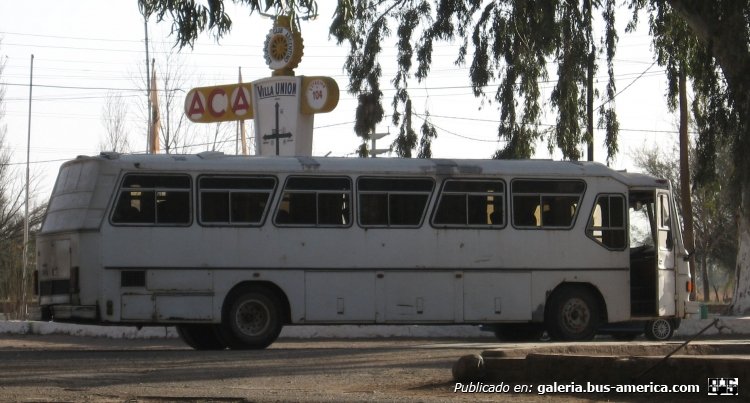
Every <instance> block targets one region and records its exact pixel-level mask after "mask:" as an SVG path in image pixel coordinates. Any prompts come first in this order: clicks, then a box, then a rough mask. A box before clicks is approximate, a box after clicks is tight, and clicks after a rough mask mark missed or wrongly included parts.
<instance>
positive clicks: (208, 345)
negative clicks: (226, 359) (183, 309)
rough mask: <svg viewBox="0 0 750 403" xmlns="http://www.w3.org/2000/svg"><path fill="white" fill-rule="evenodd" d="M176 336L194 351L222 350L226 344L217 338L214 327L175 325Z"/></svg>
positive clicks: (217, 330)
mask: <svg viewBox="0 0 750 403" xmlns="http://www.w3.org/2000/svg"><path fill="white" fill-rule="evenodd" d="M176 327H177V334H178V335H179V336H180V339H182V341H184V342H185V344H187V345H188V346H190V347H192V348H194V349H196V350H223V349H225V348H227V345H226V343H224V341H223V340H222V339H221V337H219V329H218V328H217V326H216V325H202V324H185V325H177V326H176Z"/></svg>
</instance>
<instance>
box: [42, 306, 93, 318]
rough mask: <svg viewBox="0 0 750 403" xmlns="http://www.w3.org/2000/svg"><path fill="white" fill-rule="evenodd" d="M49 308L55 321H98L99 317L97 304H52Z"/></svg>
mask: <svg viewBox="0 0 750 403" xmlns="http://www.w3.org/2000/svg"><path fill="white" fill-rule="evenodd" d="M47 309H48V313H49V315H51V316H52V318H51V319H52V320H53V321H59V322H66V321H79V320H86V321H96V320H98V319H99V311H98V310H97V307H96V305H52V306H49V307H47Z"/></svg>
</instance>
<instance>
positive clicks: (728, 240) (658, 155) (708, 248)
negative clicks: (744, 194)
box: [632, 148, 738, 286]
mask: <svg viewBox="0 0 750 403" xmlns="http://www.w3.org/2000/svg"><path fill="white" fill-rule="evenodd" d="M694 152H695V149H694V148H693V149H692V150H691V153H694ZM678 154H679V153H678V151H677V150H676V149H674V150H671V152H665V151H664V150H659V149H656V148H653V149H641V150H638V151H636V152H635V154H634V155H633V156H632V157H633V161H634V162H635V164H636V165H637V166H638V167H640V168H641V169H643V171H644V172H646V173H648V174H650V175H653V176H656V177H659V178H664V179H667V180H669V181H670V182H671V183H672V189H673V193H672V194H673V196H674V197H675V202H676V205H677V207H678V209H681V208H682V205H683V204H682V201H681V200H680V197H681V194H682V192H681V189H680V180H679V175H680V164H679V160H678V159H677V158H675V157H674V156H675V155H678ZM691 161H692V165H693V167H695V165H696V164H697V163H696V162H695V161H696V160H695V159H694V158H691ZM716 161H717V163H718V165H719V166H720V167H721V169H720V170H719V171H718V173H717V175H716V176H715V179H714V180H713V181H712V182H710V183H706V184H705V185H702V186H701V187H699V188H696V189H694V190H693V192H692V202H693V203H692V206H693V211H692V214H693V217H694V219H695V220H694V224H695V261H696V263H697V265H698V268H699V269H700V271H701V272H703V271H704V270H709V269H710V267H714V266H715V267H717V268H718V269H719V270H720V271H721V272H723V273H725V275H723V276H719V277H724V278H727V279H732V276H731V275H726V273H733V271H734V267H735V263H736V257H737V236H738V234H737V226H736V225H735V223H734V221H735V219H736V211H737V201H738V195H737V193H736V192H733V191H732V190H731V189H732V177H733V176H734V175H733V172H732V165H733V164H732V156H731V153H730V152H729V150H728V149H726V148H722V149H721V150H719V153H718V154H717V158H716ZM680 215H682V216H684V214H683V213H682V212H680ZM704 286H707V285H704Z"/></svg>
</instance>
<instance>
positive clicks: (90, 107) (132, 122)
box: [0, 0, 678, 202]
mask: <svg viewBox="0 0 750 403" xmlns="http://www.w3.org/2000/svg"><path fill="white" fill-rule="evenodd" d="M227 3H229V4H228V5H227V9H228V11H229V14H230V17H231V18H232V20H233V28H232V31H231V33H230V34H229V35H227V36H225V37H224V38H222V39H221V40H220V41H219V42H218V43H217V41H216V40H215V38H213V37H212V36H211V35H210V34H207V33H204V34H202V35H201V36H200V37H199V39H198V40H197V42H196V44H195V46H194V48H193V49H189V48H185V49H182V50H181V51H180V52H179V54H178V55H176V56H175V55H173V56H172V58H173V60H179V65H180V73H179V74H178V78H179V79H180V85H179V88H180V91H178V93H179V94H182V95H181V97H184V94H185V93H187V91H189V90H190V89H191V88H194V87H201V86H212V85H221V84H231V83H234V82H236V81H237V78H238V77H237V75H238V68H239V67H241V68H242V75H243V81H253V80H257V79H261V78H265V77H270V73H271V71H270V70H269V68H268V67H267V66H266V64H265V61H264V58H263V52H262V46H263V41H264V39H265V36H266V34H267V33H268V32H269V30H270V29H271V27H272V21H271V19H269V18H266V17H262V16H260V15H257V14H254V15H249V9H248V8H245V7H240V6H235V5H234V4H232V3H231V2H228V1H227ZM318 4H319V7H320V8H319V17H318V18H317V19H315V20H310V21H304V22H303V23H302V36H303V38H304V46H305V47H304V56H303V58H302V61H301V63H300V65H299V67H298V68H297V69H296V70H295V71H296V74H297V75H307V76H315V75H317V76H328V77H332V78H334V79H335V80H336V81H337V83H338V85H339V88H340V89H341V99H340V101H339V104H338V106H337V108H336V109H335V110H334V111H332V112H330V113H323V114H317V115H315V125H314V127H315V129H314V138H313V155H315V156H323V155H329V156H341V157H343V156H347V157H355V150H356V148H357V147H358V145H359V144H360V139H359V138H358V137H357V136H356V135H355V134H354V129H353V128H354V113H355V108H356V99H355V97H354V96H352V95H351V94H349V93H347V92H346V89H347V84H348V78H347V76H346V74H345V71H344V68H343V66H344V60H345V57H346V55H347V51H348V48H347V46H346V45H342V46H339V45H337V44H336V43H335V40H334V39H333V38H329V36H328V28H329V25H330V21H331V17H332V15H333V4H334V2H333V1H318ZM628 16H629V14H628V13H627V12H623V13H619V14H618V17H619V18H620V20H618V26H619V27H620V28H624V25H625V24H626V23H627V21H626V20H625V19H626V18H628ZM641 21H642V22H641V27H640V29H639V30H638V31H636V32H634V33H629V34H626V33H624V30H623V29H620V41H619V44H618V50H617V56H616V58H615V74H616V78H617V81H616V85H617V90H618V91H622V92H621V93H620V94H619V95H618V96H617V98H616V99H615V104H616V108H617V113H618V117H619V120H620V128H621V129H620V130H621V132H620V153H619V154H618V156H617V157H616V158H615V159H614V161H613V162H612V164H611V166H612V167H613V168H616V169H627V170H629V171H634V170H637V169H636V167H635V166H634V165H633V163H632V158H631V155H632V152H633V150H636V149H640V148H643V147H644V146H646V147H651V148H653V147H655V146H656V147H659V148H661V149H663V150H664V151H666V152H671V151H672V149H673V148H674V144H676V142H677V139H678V136H677V132H676V123H675V122H677V118H676V115H675V114H674V113H671V112H669V111H668V110H667V108H666V106H665V104H666V101H665V97H664V94H665V92H666V78H665V76H664V71H663V69H662V68H661V67H659V66H658V65H655V64H654V63H653V61H654V57H653V52H652V50H651V45H650V38H649V36H648V32H647V27H645V26H644V22H643V21H646V19H645V18H641ZM147 25H148V36H149V42H150V45H151V51H150V54H151V56H152V57H155V59H156V71H157V79H159V77H160V76H161V75H162V74H163V73H162V72H163V70H164V69H165V68H166V67H165V66H164V59H165V57H166V55H167V54H169V53H170V52H173V53H174V52H176V49H173V45H174V37H173V36H170V29H171V21H165V22H161V23H157V22H156V19H155V17H152V18H151V19H150V20H149V22H148V24H147ZM144 31H145V29H144V21H143V17H142V15H141V14H140V13H139V10H138V6H137V2H136V1H135V0H109V1H101V0H76V1H72V0H71V1H59V0H24V1H13V0H0V57H1V58H3V60H5V70H4V72H3V74H2V77H0V85H3V86H5V88H6V93H5V106H4V107H5V116H4V118H3V119H2V121H0V125H5V126H6V128H7V135H6V142H7V144H8V146H9V147H10V148H11V151H12V158H11V161H12V163H14V167H17V168H19V171H18V172H19V173H22V168H23V166H24V164H25V162H26V150H27V145H26V144H27V134H28V132H29V131H28V128H29V81H30V73H31V55H32V54H33V55H34V62H33V85H32V94H31V95H32V102H31V120H30V128H31V130H30V133H31V134H30V136H31V142H30V144H31V147H30V162H31V170H32V173H33V175H35V176H36V177H38V178H39V179H38V190H39V192H38V194H39V197H40V198H41V202H46V200H47V199H48V198H49V193H50V191H51V189H52V186H53V185H54V180H55V177H56V175H57V170H58V169H59V166H60V164H61V163H62V162H64V161H65V160H69V159H72V158H75V157H76V156H77V155H96V154H98V153H99V152H100V151H101V150H100V144H101V142H102V139H103V136H104V133H105V128H104V125H103V118H102V108H103V105H104V102H105V99H106V97H107V94H108V93H109V94H114V95H115V96H118V97H122V98H123V99H124V100H126V102H127V104H128V116H127V122H128V128H129V130H128V132H129V140H130V143H131V146H132V150H133V151H135V152H142V151H144V150H145V148H146V136H145V124H144V120H145V117H144V116H145V115H144V114H143V113H142V110H143V109H144V108H145V104H146V99H147V98H146V93H145V91H143V90H138V87H139V80H142V77H143V74H144V73H143V72H144V70H145V63H146V56H145V46H144V33H145V32H144ZM395 43H396V42H395V39H393V40H391V41H390V42H388V43H385V44H384V45H383V48H384V51H383V54H382V58H381V63H382V64H383V79H382V81H381V82H382V85H383V86H384V88H386V89H385V90H384V101H383V102H384V108H385V110H386V114H388V115H390V113H391V112H390V111H391V107H390V102H391V98H392V96H393V94H394V92H395V91H394V90H393V89H391V88H390V87H389V85H390V84H389V81H390V79H391V78H392V76H393V73H394V72H395V55H396V49H395ZM457 52H458V45H457V44H452V43H442V44H441V45H440V46H436V49H435V52H434V55H433V65H432V69H431V73H430V76H429V78H428V79H427V80H424V81H423V82H421V83H418V82H416V80H413V81H412V82H410V85H409V87H410V88H411V93H412V99H413V106H414V108H415V112H416V114H417V115H419V116H423V115H424V112H425V110H429V112H430V114H431V116H432V119H431V120H432V123H433V124H434V125H435V126H436V128H437V135H438V137H437V139H435V140H434V141H433V146H432V150H433V157H436V158H489V157H490V156H491V155H492V154H493V153H494V152H495V151H496V150H498V149H501V148H502V147H503V145H504V142H502V141H498V138H497V121H498V120H499V111H498V106H497V105H496V104H495V103H494V102H488V101H487V100H482V99H478V98H475V97H474V96H473V94H472V90H471V87H470V82H469V78H468V76H469V69H468V66H456V65H455V64H454V60H455V59H456V55H457ZM603 57H604V56H603V55H600V60H601V59H602V58H603ZM174 64H178V63H174ZM600 66H601V67H600V69H599V70H600V72H599V74H598V75H597V77H596V79H595V82H596V83H597V85H598V87H599V88H600V93H601V94H604V85H605V84H606V80H607V77H606V68H605V67H604V64H603V63H602V64H601V65H600ZM549 74H550V77H551V78H554V76H555V69H554V67H552V68H551V69H549ZM553 85H554V84H553V83H545V84H543V85H542V88H543V93H544V94H545V96H546V97H547V100H546V101H545V104H548V96H549V93H550V91H551V89H552V86H553ZM488 93H489V97H490V99H491V97H492V96H493V94H494V89H489V90H488ZM178 99H179V101H178V102H179V104H180V105H182V102H183V99H182V98H180V97H179V96H178ZM603 101H604V99H603V96H600V97H599V98H598V99H597V100H595V106H599V105H600V104H601V103H602V102H603ZM179 109H180V110H181V109H182V107H181V106H180V107H179ZM547 109H548V110H547V112H546V113H545V115H544V116H543V117H542V124H547V125H549V124H554V123H555V114H554V112H552V111H550V110H549V108H547ZM190 124H191V125H200V126H197V127H195V128H194V129H195V130H194V131H195V132H196V133H198V134H197V135H196V137H195V138H194V139H192V142H193V143H194V144H197V146H196V148H195V151H196V152H197V151H200V150H201V147H203V148H205V146H203V145H201V144H203V143H205V142H207V139H208V138H209V136H210V131H211V129H210V128H209V127H208V126H207V125H201V124H198V123H190ZM421 124H422V121H421V120H420V119H419V118H417V119H415V128H417V130H418V128H419V126H421ZM377 132H379V133H380V132H384V133H391V134H390V135H389V136H386V137H384V138H383V139H382V140H378V145H377V148H384V147H387V146H388V145H389V144H390V143H391V142H392V141H393V140H394V139H395V137H396V134H397V132H398V128H397V127H395V126H393V125H392V123H391V122H390V118H387V119H385V120H384V121H383V122H382V123H381V124H380V125H379V126H378V127H377ZM602 133H603V132H602V130H599V129H596V131H595V143H596V144H595V146H596V149H595V152H594V155H595V160H596V161H599V162H602V163H606V160H605V158H606V151H605V148H604V145H603V142H604V139H603V134H602ZM223 150H224V151H225V152H227V153H234V152H235V145H234V143H232V142H230V143H227V144H226V146H225V147H224V149H223ZM383 156H394V154H384V155H383ZM535 158H553V159H559V158H560V155H558V154H557V153H553V154H550V153H549V152H548V151H547V147H546V144H539V145H538V146H537V153H536V155H535ZM37 202H38V201H37Z"/></svg>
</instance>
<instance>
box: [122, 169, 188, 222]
mask: <svg viewBox="0 0 750 403" xmlns="http://www.w3.org/2000/svg"><path fill="white" fill-rule="evenodd" d="M190 216H191V214H190V176H188V175H126V176H125V178H124V179H123V182H122V186H121V188H120V193H119V195H118V198H117V203H116V205H115V209H114V212H113V213H112V223H113V224H140V225H187V224H190Z"/></svg>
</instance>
